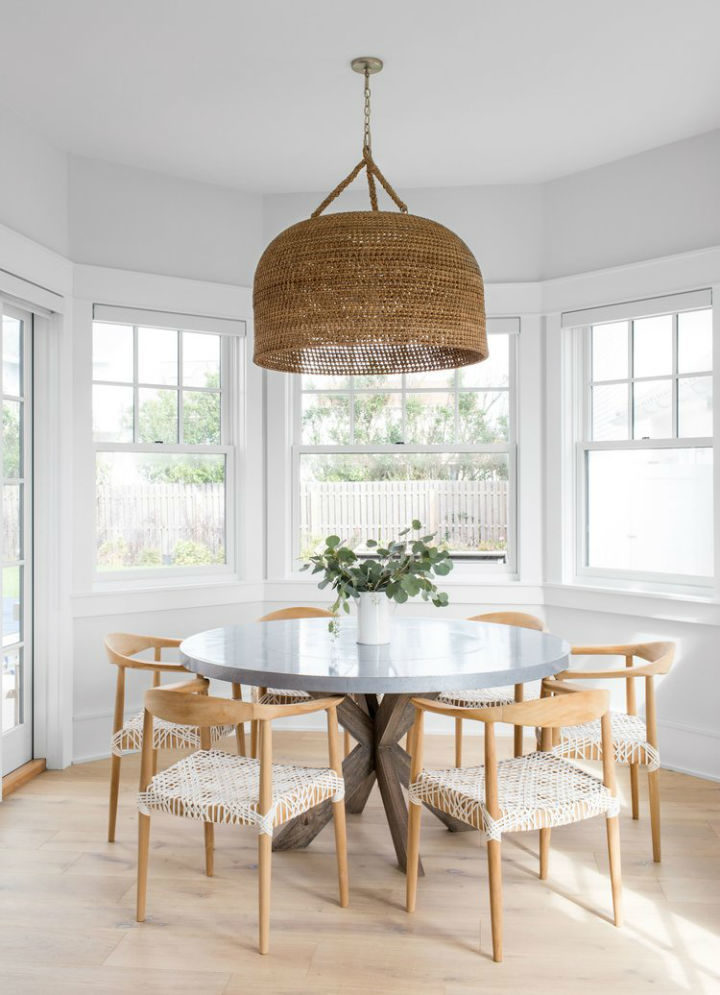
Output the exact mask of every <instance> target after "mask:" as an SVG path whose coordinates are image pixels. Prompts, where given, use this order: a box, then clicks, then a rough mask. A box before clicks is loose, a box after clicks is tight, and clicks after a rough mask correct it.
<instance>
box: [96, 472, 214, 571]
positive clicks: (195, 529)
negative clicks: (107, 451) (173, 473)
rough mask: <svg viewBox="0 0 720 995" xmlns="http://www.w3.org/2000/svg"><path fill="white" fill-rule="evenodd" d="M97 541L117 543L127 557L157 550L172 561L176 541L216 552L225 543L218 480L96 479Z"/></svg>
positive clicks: (164, 558)
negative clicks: (100, 481) (118, 482)
mask: <svg viewBox="0 0 720 995" xmlns="http://www.w3.org/2000/svg"><path fill="white" fill-rule="evenodd" d="M96 514H97V544H98V549H99V550H101V549H102V548H103V547H104V546H105V545H111V546H113V545H117V544H122V546H123V547H124V548H126V549H127V559H128V561H129V562H131V563H136V562H137V557H138V556H139V555H140V554H141V553H147V551H152V552H153V553H157V554H158V555H159V556H160V557H161V559H162V562H164V563H172V562H173V561H174V559H175V553H176V549H177V546H178V543H183V542H192V543H198V544H199V545H200V546H203V547H206V548H207V550H208V551H209V554H210V555H211V556H212V557H213V559H214V558H215V557H217V556H218V555H220V554H221V551H222V549H223V547H224V544H225V487H224V485H223V484H221V483H212V484H211V483H208V484H181V483H156V484H152V483H148V484H143V485H141V486H138V485H137V484H132V485H128V486H122V485H120V486H118V485H116V484H99V485H98V487H97V509H96Z"/></svg>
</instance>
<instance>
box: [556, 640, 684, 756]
mask: <svg viewBox="0 0 720 995" xmlns="http://www.w3.org/2000/svg"><path fill="white" fill-rule="evenodd" d="M571 654H572V655H573V656H622V657H624V658H625V666H624V667H620V668H617V669H615V670H563V671H562V672H561V673H559V674H556V675H555V680H556V681H557V682H558V683H562V682H564V681H565V680H573V681H576V680H581V681H587V680H593V681H602V680H608V679H615V680H618V679H620V680H625V708H626V711H627V713H628V715H637V699H636V697H635V678H636V677H644V678H645V726H646V729H647V739H648V742H649V743H650V744H651V746H657V710H656V707H655V684H654V680H653V679H654V677H655V676H656V675H657V674H667V672H668V671H669V670H670V668H671V667H672V665H673V660H674V658H675V643H673V642H670V641H666V642H661V641H656V642H649V643H621V644H618V645H612V644H608V645H600V646H573V647H572V649H571ZM636 659H637V660H640V661H642V662H641V663H636V662H635V661H636Z"/></svg>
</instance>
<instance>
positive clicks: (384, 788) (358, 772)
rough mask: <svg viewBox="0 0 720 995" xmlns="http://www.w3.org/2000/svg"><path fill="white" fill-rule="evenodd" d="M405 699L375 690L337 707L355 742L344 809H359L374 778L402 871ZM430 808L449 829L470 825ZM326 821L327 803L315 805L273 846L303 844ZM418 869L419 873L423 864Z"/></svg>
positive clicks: (347, 763)
mask: <svg viewBox="0 0 720 995" xmlns="http://www.w3.org/2000/svg"><path fill="white" fill-rule="evenodd" d="M425 697H435V696H434V695H431V694H429V695H425ZM410 698H411V696H410V695H404V694H386V695H383V697H382V700H379V699H378V696H377V695H375V694H356V695H354V696H353V697H350V696H349V695H348V696H347V697H346V698H345V699H344V700H343V702H342V704H341V705H340V706H339V708H338V721H339V722H340V725H342V726H344V727H345V728H346V729H347V730H348V732H349V733H350V735H351V736H353V737H354V739H356V740H357V746H356V747H355V749H354V750H353V751H352V752H351V753H350V754H349V755H348V756H347V757H346V758H345V760H344V762H343V776H344V778H345V807H346V809H347V811H348V812H351V813H359V812H362V810H363V809H364V808H365V805H366V804H367V800H368V798H369V797H370V792H371V791H372V789H373V785H374V784H375V781H377V783H378V787H379V788H380V795H381V797H382V802H383V806H384V808H385V814H386V816H387V821H388V825H389V827H390V834H391V836H392V841H393V845H394V846H395V853H396V854H397V859H398V864H399V865H400V867H401V869H402V870H403V871H405V870H407V826H408V810H407V803H406V801H405V795H404V794H403V787H405V788H407V786H408V782H409V780H410V756H409V754H408V753H406V751H405V750H404V749H403V748H402V747H401V746H400V743H399V740H400V739H401V738H402V736H404V735H405V733H406V732H407V731H408V729H409V728H410V726H411V725H412V724H413V722H414V719H415V709H414V708H413V706H412V704H411V703H410ZM428 807H430V806H428ZM430 811H431V812H433V814H434V815H435V816H437V818H438V819H440V820H441V821H442V822H443V823H444V824H445V825H446V826H447V828H448V829H449V830H450V831H451V832H466V831H468V830H470V829H471V828H472V827H471V826H468V825H467V824H466V823H464V822H460V821H459V820H457V819H453V818H452V816H450V815H446V814H445V813H444V812H440V811H439V810H438V809H434V808H430ZM331 819H332V804H331V802H329V801H327V802H323V804H322V805H317V806H316V807H315V808H314V809H311V810H310V811H309V812H306V813H304V814H303V815H300V816H298V817H297V818H295V819H291V820H290V821H289V822H287V823H285V825H284V826H283V827H282V828H281V829H280V830H279V831H278V832H276V834H275V836H274V837H273V850H294V849H299V848H301V847H305V846H307V845H308V844H309V843H310V842H311V841H312V840H314V839H315V837H316V836H317V834H318V833H319V832H320V830H321V829H322V828H323V827H324V826H326V825H327V823H328V822H330V820H331ZM419 873H420V874H422V873H423V869H422V864H421V865H420V868H419Z"/></svg>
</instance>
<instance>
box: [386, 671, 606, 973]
mask: <svg viewBox="0 0 720 995" xmlns="http://www.w3.org/2000/svg"><path fill="white" fill-rule="evenodd" d="M545 683H546V682H545V681H543V688H544V686H545ZM412 702H413V704H414V706H415V723H414V725H413V735H412V747H413V752H412V759H411V766H410V783H411V784H412V783H414V782H415V781H417V779H418V777H419V775H420V773H421V771H422V759H423V728H424V715H425V712H432V713H435V714H437V715H446V716H448V717H449V718H457V715H458V712H462V716H463V718H464V719H469V720H471V721H474V722H482V723H483V724H484V726H485V804H486V806H487V810H488V812H489V814H490V816H491V817H492V818H493V819H497V818H499V817H500V808H499V804H498V761H497V750H496V737H495V725H496V724H497V723H498V722H507V723H510V724H511V725H516V726H517V725H519V726H531V727H534V728H540V729H542V742H541V749H543V750H546V751H549V750H551V749H552V730H554V729H559V728H561V727H562V726H568V725H580V724H581V723H583V722H588V721H591V720H593V719H596V718H599V719H600V722H601V728H602V742H603V747H604V749H603V784H604V785H605V787H606V788H608V790H609V791H610V792H611V794H612V795H615V794H616V791H617V788H616V782H615V759H614V753H613V749H612V730H611V727H610V712H609V703H610V696H609V694H608V692H607V691H605V690H602V689H593V690H581V689H578V688H577V686H573V685H572V684H570V683H562V682H557V686H555V684H553V686H552V687H550V688H548V689H547V691H546V693H545V696H544V697H541V698H538V699H535V700H533V701H526V702H517V703H516V704H513V705H502V706H496V707H493V708H480V709H469V708H462V709H460V708H457V707H455V706H451V705H443V704H440V703H439V702H436V701H431V700H428V699H424V698H413V699H412ZM421 815H422V806H421V805H415V804H411V805H410V818H409V825H408V863H407V895H406V908H407V911H408V912H414V911H415V901H416V896H417V882H418V861H419V857H420V821H421ZM606 826H607V845H608V858H609V863H610V882H611V889H612V900H613V918H614V922H615V925H616V926H621V925H622V875H621V867H620V830H619V821H618V817H617V816H612V817H610V818H606ZM487 850H488V877H489V885H490V921H491V927H492V947H493V960H495V961H501V960H502V957H503V910H502V860H501V854H502V850H501V842H500V840H488V841H487ZM549 853H550V829H549V828H544V829H540V830H539V858H540V861H539V863H540V869H539V877H540V878H541V879H542V880H544V879H545V878H546V877H547V872H548V861H549Z"/></svg>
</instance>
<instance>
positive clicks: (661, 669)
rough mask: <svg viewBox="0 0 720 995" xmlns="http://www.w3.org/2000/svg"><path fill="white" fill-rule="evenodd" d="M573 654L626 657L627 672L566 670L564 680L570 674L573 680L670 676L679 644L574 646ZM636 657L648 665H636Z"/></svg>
mask: <svg viewBox="0 0 720 995" xmlns="http://www.w3.org/2000/svg"><path fill="white" fill-rule="evenodd" d="M570 653H571V654H572V656H622V657H625V669H624V670H617V671H613V670H608V671H586V670H577V671H576V670H573V671H563V672H562V677H563V678H564V677H565V675H566V674H567V676H568V677H570V676H572V680H575V679H579V680H582V679H588V678H591V679H594V680H602V679H603V678H606V677H616V678H617V677H624V678H627V677H653V676H655V675H656V674H667V672H668V671H669V670H670V668H671V667H672V665H673V660H674V658H675V643H673V642H670V641H669V640H668V641H665V642H661V641H659V640H658V641H655V642H649V643H619V644H607V645H604V644H601V645H598V646H573V647H572V649H571V650H570ZM636 657H637V659H638V660H643V661H645V662H644V663H640V664H636V663H635V662H634V661H635V658H636ZM630 668H632V672H630ZM558 676H561V675H558Z"/></svg>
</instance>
